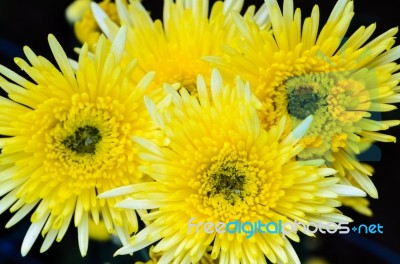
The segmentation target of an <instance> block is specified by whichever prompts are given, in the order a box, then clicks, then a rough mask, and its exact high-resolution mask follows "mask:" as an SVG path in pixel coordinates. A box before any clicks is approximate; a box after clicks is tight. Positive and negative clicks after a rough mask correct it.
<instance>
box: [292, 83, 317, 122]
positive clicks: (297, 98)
mask: <svg viewBox="0 0 400 264" xmlns="http://www.w3.org/2000/svg"><path fill="white" fill-rule="evenodd" d="M320 100H321V98H320V96H319V94H318V93H315V92H314V91H313V87H312V86H299V87H297V89H291V91H290V93H289V94H288V112H289V114H290V115H291V116H294V117H297V118H298V119H301V120H303V119H305V118H306V117H307V116H309V115H311V114H314V113H315V111H316V110H317V109H318V108H319V107H320V105H319V102H320Z"/></svg>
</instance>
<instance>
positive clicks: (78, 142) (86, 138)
mask: <svg viewBox="0 0 400 264" xmlns="http://www.w3.org/2000/svg"><path fill="white" fill-rule="evenodd" d="M100 140H101V134H100V131H99V130H98V129H97V128H96V127H92V126H84V127H79V128H78V129H76V130H75V133H74V134H73V135H70V136H68V137H67V138H66V139H65V140H63V141H62V144H64V146H66V147H67V148H68V149H70V150H72V151H74V152H76V153H79V154H94V153H95V152H96V144H97V143H98V142H100Z"/></svg>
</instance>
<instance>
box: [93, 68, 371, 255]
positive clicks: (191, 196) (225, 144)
mask: <svg viewBox="0 0 400 264" xmlns="http://www.w3.org/2000/svg"><path fill="white" fill-rule="evenodd" d="M197 87H198V98H199V100H197V99H196V98H195V97H194V96H191V95H189V93H188V91H186V90H185V89H183V90H181V93H180V94H179V93H178V92H177V91H175V90H174V89H173V88H172V87H170V86H167V89H168V92H169V95H168V97H167V99H165V100H166V101H167V100H168V101H170V102H171V103H170V104H168V103H166V102H165V101H164V102H162V104H160V105H158V106H155V105H154V104H152V103H151V101H149V100H146V104H147V106H148V110H149V111H150V113H151V115H152V117H153V119H154V120H155V121H156V122H157V123H158V124H159V126H160V127H161V129H162V130H163V131H164V132H165V134H166V136H167V137H168V139H169V141H170V144H169V146H168V147H167V148H166V147H163V146H159V145H157V144H154V143H153V142H151V141H149V140H145V139H143V138H140V137H136V138H135V139H134V140H135V141H136V142H137V143H138V144H140V145H141V149H140V151H139V156H140V157H141V158H142V159H143V162H144V165H143V166H142V170H143V172H144V173H147V174H148V175H150V176H151V177H152V178H154V180H155V182H149V183H141V184H136V185H131V186H125V187H121V188H118V189H115V190H111V191H109V192H106V193H105V194H102V195H100V197H110V196H115V195H125V194H129V193H131V197H130V198H128V199H126V200H124V201H122V202H119V203H118V204H117V206H118V207H121V208H129V209H158V210H154V211H152V212H150V213H149V214H148V215H146V216H144V217H143V218H142V219H144V220H146V221H149V222H150V224H149V225H148V226H147V227H145V228H144V229H143V230H141V231H140V232H139V233H138V234H137V235H135V236H134V237H132V239H131V241H130V242H129V244H128V245H126V246H124V247H122V248H121V249H119V250H118V251H117V253H116V254H127V253H132V252H134V251H137V250H140V249H142V248H144V247H146V246H148V245H150V244H152V243H154V242H156V241H158V240H161V241H160V242H158V243H157V245H156V246H155V248H154V250H153V251H154V252H156V253H158V252H161V253H162V257H161V258H160V260H159V261H160V263H189V261H192V262H194V263H196V262H198V261H200V259H201V258H202V256H203V255H204V254H205V253H206V252H207V248H208V247H209V246H210V245H212V247H213V249H212V252H211V257H212V259H216V258H219V262H220V263H239V262H242V263H266V257H267V258H268V259H269V260H270V261H272V262H282V263H287V262H292V261H293V262H296V263H298V262H299V260H298V258H297V255H296V253H295V251H294V250H293V248H292V246H291V244H290V242H289V240H288V239H287V237H289V238H290V239H292V240H294V241H299V237H298V235H297V234H295V233H291V234H288V235H287V236H285V235H283V236H282V235H281V234H265V235H262V234H260V233H257V234H254V236H253V237H252V238H250V239H247V238H246V237H245V236H246V235H245V234H243V233H241V234H240V233H236V234H228V233H218V234H216V233H212V234H206V233H204V232H197V233H188V222H189V221H190V220H191V219H193V218H195V221H194V222H195V223H199V222H203V223H204V222H206V221H210V222H213V223H216V222H225V223H226V222H229V221H234V220H238V221H239V222H242V223H243V222H246V221H248V222H251V223H254V222H257V221H262V222H264V223H267V222H270V221H273V222H278V221H279V220H281V221H284V222H286V221H288V222H291V223H293V222H294V221H295V220H296V221H300V222H302V223H306V224H307V223H309V222H310V221H315V222H317V221H320V222H321V223H326V222H327V221H330V222H342V223H347V222H349V221H350V219H349V218H348V217H346V216H344V215H342V214H341V213H340V212H339V211H338V210H337V209H336V208H335V207H337V206H339V205H340V203H339V202H338V201H337V197H338V196H340V195H355V196H357V195H365V193H364V192H362V191H361V190H359V189H357V188H354V187H351V186H345V185H339V184H336V183H337V182H338V180H339V179H338V178H336V177H333V176H331V175H332V174H334V173H335V171H334V170H333V169H331V168H318V167H317V166H319V165H321V163H323V161H321V160H309V161H306V162H301V161H295V160H294V157H295V156H296V155H297V154H299V153H300V152H301V151H302V150H303V147H302V146H301V145H300V144H298V142H299V140H300V139H301V138H302V136H303V135H304V134H305V133H306V131H307V128H308V126H309V125H310V123H311V122H312V118H311V117H308V118H306V119H305V121H304V122H302V123H301V124H300V125H299V126H298V127H297V128H296V129H295V130H294V131H293V132H292V133H290V134H288V135H286V136H283V134H282V133H283V131H284V127H285V123H286V118H282V119H281V121H280V122H279V123H278V124H277V125H276V126H274V127H272V128H271V129H270V130H269V131H266V130H264V129H263V128H262V127H261V122H260V120H259V118H258V116H257V111H256V106H257V105H259V102H258V101H257V100H255V99H254V98H253V97H252V94H251V92H250V88H249V86H248V85H245V84H243V83H242V82H241V81H240V79H238V80H237V84H236V87H235V88H233V89H232V88H230V87H229V86H225V85H224V83H223V81H222V78H221V76H220V75H219V74H218V72H217V71H214V72H213V74H212V76H211V89H208V88H207V87H206V82H205V80H204V78H202V77H199V80H198V84H197ZM208 90H210V91H211V96H209V95H208ZM257 102H258V103H257ZM305 233H308V232H305ZM308 234H309V233H308Z"/></svg>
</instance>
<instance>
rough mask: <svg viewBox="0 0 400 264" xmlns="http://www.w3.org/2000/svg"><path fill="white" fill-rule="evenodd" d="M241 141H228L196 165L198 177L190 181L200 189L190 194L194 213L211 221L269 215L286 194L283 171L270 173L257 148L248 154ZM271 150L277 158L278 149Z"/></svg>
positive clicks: (242, 219)
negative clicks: (232, 142)
mask: <svg viewBox="0 0 400 264" xmlns="http://www.w3.org/2000/svg"><path fill="white" fill-rule="evenodd" d="M239 145H240V146H237V145H234V144H231V143H228V142H225V144H224V146H223V147H222V148H221V149H220V151H218V152H217V153H215V154H214V155H213V156H212V157H211V159H210V160H209V162H207V163H203V164H199V165H196V167H197V168H198V169H196V171H193V173H194V174H196V175H197V177H193V178H194V179H193V180H191V181H190V182H189V186H191V188H193V189H194V190H196V192H197V193H196V194H192V195H191V197H190V198H189V201H192V203H193V204H194V206H195V208H193V209H194V212H193V215H197V216H198V217H199V218H203V217H205V218H207V219H208V220H209V221H231V220H236V219H239V220H241V221H247V220H248V219H250V218H252V217H253V218H254V217H256V216H260V217H262V215H264V216H265V215H267V214H268V211H269V208H273V207H275V206H276V201H277V200H278V199H279V197H281V196H282V195H283V194H284V193H283V192H282V191H281V190H280V186H281V182H280V180H278V178H280V176H281V174H280V173H277V174H275V173H272V172H269V173H267V172H266V167H265V165H266V164H265V163H264V162H263V161H260V160H259V157H258V154H257V152H256V150H255V148H253V149H252V151H251V154H248V153H247V151H246V150H244V148H243V150H242V147H244V146H242V145H241V144H239ZM271 154H272V155H271V158H272V159H274V158H276V155H277V153H276V152H275V153H271ZM195 156H196V154H195ZM270 165H271V166H272V164H270ZM268 175H269V176H268ZM199 213H200V214H201V215H199Z"/></svg>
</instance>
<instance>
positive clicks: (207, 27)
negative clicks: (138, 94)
mask: <svg viewBox="0 0 400 264" xmlns="http://www.w3.org/2000/svg"><path fill="white" fill-rule="evenodd" d="M208 5H209V1H208V0H188V1H183V0H177V1H176V2H175V1H173V0H165V1H164V16H163V21H162V22H161V21H160V20H156V21H153V19H152V18H151V17H150V15H149V12H148V11H147V10H146V9H145V8H144V7H143V6H142V4H141V3H139V2H130V3H129V4H128V5H127V4H125V3H124V1H122V0H117V1H116V6H117V11H118V16H119V17H118V19H119V21H120V24H121V25H127V26H128V37H127V45H126V47H125V49H126V51H127V53H128V54H129V55H128V56H126V59H127V61H129V60H131V59H132V58H137V59H138V66H139V68H140V69H141V70H142V71H143V72H148V71H154V72H156V76H155V79H154V82H153V84H152V89H151V91H152V90H153V89H156V88H159V87H162V85H163V84H164V83H169V84H174V83H179V84H180V85H182V86H183V87H185V88H186V89H187V90H188V91H189V92H191V93H193V92H195V91H196V88H195V87H196V78H197V74H204V75H205V76H210V72H211V67H210V66H209V63H207V62H205V61H203V60H202V59H201V58H202V57H203V56H206V55H219V54H221V46H222V45H225V44H229V43H232V42H233V40H234V39H235V38H238V37H240V35H239V34H237V33H238V31H237V30H236V28H235V26H234V24H233V20H232V16H231V15H230V11H232V10H235V11H238V12H239V11H240V10H241V8H242V5H243V0H238V1H225V2H222V1H218V2H216V3H215V4H214V5H213V6H212V8H211V11H209V8H208ZM92 9H93V13H94V15H95V18H96V20H97V21H98V23H99V26H100V28H101V29H102V31H103V32H104V34H106V35H107V36H108V37H109V38H111V39H113V38H114V37H115V33H116V32H117V30H118V28H119V25H118V24H115V23H114V22H113V18H112V17H111V18H109V17H108V16H107V14H106V13H107V12H103V11H102V9H101V8H99V6H97V5H96V4H93V8H92ZM254 10H255V9H254V7H251V8H249V9H248V11H247V13H248V14H249V16H252V17H254V18H255V21H257V23H258V24H259V25H263V24H264V21H265V19H266V17H265V16H263V15H264V13H263V12H261V11H263V10H264V9H261V10H260V12H259V13H257V14H254ZM209 12H210V15H209ZM143 72H140V71H138V72H137V76H140V75H141V74H143ZM137 76H133V78H137ZM161 90H162V89H161Z"/></svg>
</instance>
